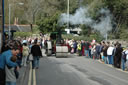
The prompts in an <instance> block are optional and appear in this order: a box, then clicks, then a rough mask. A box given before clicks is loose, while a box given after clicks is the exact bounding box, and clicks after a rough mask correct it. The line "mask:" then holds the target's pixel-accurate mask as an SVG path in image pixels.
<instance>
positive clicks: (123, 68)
mask: <svg viewBox="0 0 128 85" xmlns="http://www.w3.org/2000/svg"><path fill="white" fill-rule="evenodd" d="M125 63H126V60H125V59H124V58H121V68H122V70H125Z"/></svg>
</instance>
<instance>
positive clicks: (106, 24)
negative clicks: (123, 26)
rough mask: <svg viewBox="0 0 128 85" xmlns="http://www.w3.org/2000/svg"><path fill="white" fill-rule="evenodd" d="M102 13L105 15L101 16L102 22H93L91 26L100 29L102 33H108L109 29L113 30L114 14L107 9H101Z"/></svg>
mask: <svg viewBox="0 0 128 85" xmlns="http://www.w3.org/2000/svg"><path fill="white" fill-rule="evenodd" d="M100 14H104V16H101V17H100V22H98V23H96V22H95V23H93V25H91V27H92V28H94V29H95V30H98V31H100V33H101V34H102V35H106V34H107V32H108V31H110V30H112V22H111V21H112V15H111V14H110V11H109V10H107V9H101V10H100Z"/></svg>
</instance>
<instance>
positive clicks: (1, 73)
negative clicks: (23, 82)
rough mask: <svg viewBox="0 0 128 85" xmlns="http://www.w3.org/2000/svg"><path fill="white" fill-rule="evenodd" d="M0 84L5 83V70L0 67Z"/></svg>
mask: <svg viewBox="0 0 128 85" xmlns="http://www.w3.org/2000/svg"><path fill="white" fill-rule="evenodd" d="M0 85H5V70H3V69H0Z"/></svg>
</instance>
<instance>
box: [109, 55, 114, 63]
mask: <svg viewBox="0 0 128 85" xmlns="http://www.w3.org/2000/svg"><path fill="white" fill-rule="evenodd" d="M108 64H112V65H113V56H112V55H108Z"/></svg>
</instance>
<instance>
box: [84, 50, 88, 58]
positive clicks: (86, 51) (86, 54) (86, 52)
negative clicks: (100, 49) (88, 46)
mask: <svg viewBox="0 0 128 85" xmlns="http://www.w3.org/2000/svg"><path fill="white" fill-rule="evenodd" d="M85 56H86V57H87V58H89V50H85Z"/></svg>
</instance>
